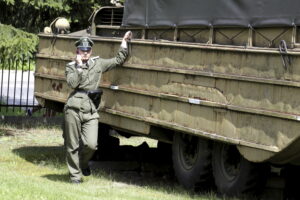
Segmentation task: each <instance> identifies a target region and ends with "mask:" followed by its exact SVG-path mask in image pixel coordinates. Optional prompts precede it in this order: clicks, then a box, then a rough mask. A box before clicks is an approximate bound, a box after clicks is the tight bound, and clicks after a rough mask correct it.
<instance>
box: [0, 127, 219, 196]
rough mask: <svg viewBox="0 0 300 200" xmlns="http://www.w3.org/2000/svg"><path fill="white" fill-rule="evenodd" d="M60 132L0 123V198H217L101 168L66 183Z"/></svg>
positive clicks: (52, 129)
mask: <svg viewBox="0 0 300 200" xmlns="http://www.w3.org/2000/svg"><path fill="white" fill-rule="evenodd" d="M61 135H62V132H61V130H60V129H58V128H50V129H49V128H48V129H46V128H35V129H26V130H24V129H17V128H14V127H12V126H7V125H6V126H5V125H0V172H1V173H0V199H1V200H15V199H18V200H19V199H20V200H26V199H28V200H29V199H30V200H32V199H33V200H44V199H47V200H48V199H49V200H50V199H53V200H57V199H59V200H63V199H70V200H76V199H80V200H85V199H87V200H93V199H100V200H102V199H103V200H104V199H105V200H110V199H111V200H119V199H125V200H127V199H128V200H143V199H145V200H160V199H161V200H185V199H186V200H187V199H198V200H204V199H218V198H217V197H216V195H215V194H213V193H209V194H205V195H204V194H203V195H202V194H191V193H189V192H187V191H186V190H184V189H183V188H181V187H180V186H179V185H178V184H176V183H175V184H172V185H166V184H164V183H163V182H159V181H158V182H155V183H152V184H148V185H147V184H144V185H143V184H141V185H138V184H134V183H132V182H131V181H120V179H118V178H117V176H115V174H113V173H108V172H104V171H101V170H99V171H96V172H95V173H93V175H92V176H90V177H84V183H83V184H81V185H73V184H70V183H69V178H68V171H67V168H66V164H65V158H64V149H63V146H62V144H63V140H62V137H61ZM149 142H150V143H152V144H153V142H151V141H149ZM121 143H122V142H121ZM123 143H125V144H128V141H125V142H123ZM134 143H135V144H139V143H140V141H137V142H136V141H135V142H134ZM154 145H155V144H154ZM116 173H118V172H116Z"/></svg>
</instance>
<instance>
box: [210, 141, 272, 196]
mask: <svg viewBox="0 0 300 200" xmlns="http://www.w3.org/2000/svg"><path fill="white" fill-rule="evenodd" d="M212 165H213V175H214V179H215V184H216V186H217V188H218V191H219V192H220V193H221V194H225V195H227V196H238V195H241V194H244V193H257V192H259V191H261V189H262V186H263V185H264V184H265V181H266V178H267V172H268V168H267V167H266V165H262V164H258V163H252V162H249V161H248V160H246V159H245V158H244V157H242V156H241V154H240V153H239V151H238V150H237V148H236V146H235V145H228V144H223V143H215V144H214V146H213V156H212Z"/></svg>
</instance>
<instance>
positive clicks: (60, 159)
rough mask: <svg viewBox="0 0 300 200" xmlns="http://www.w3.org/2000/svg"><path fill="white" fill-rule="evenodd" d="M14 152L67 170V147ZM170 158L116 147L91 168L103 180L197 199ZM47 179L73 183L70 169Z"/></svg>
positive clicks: (145, 148) (141, 148) (144, 149)
mask: <svg viewBox="0 0 300 200" xmlns="http://www.w3.org/2000/svg"><path fill="white" fill-rule="evenodd" d="M13 152H14V153H15V154H16V155H18V156H20V157H21V158H23V159H25V160H26V161H29V162H31V163H34V164H36V165H43V166H49V167H53V168H65V169H66V163H65V151H64V147H63V146H51V147H49V146H28V147H20V148H17V149H14V150H13ZM166 158H168V159H166ZM170 158H171V155H166V154H165V153H162V152H160V151H159V150H158V149H157V148H149V147H148V146H145V145H144V144H142V145H141V146H139V147H132V146H120V147H116V148H114V150H110V152H109V153H108V152H101V154H100V156H99V154H98V155H96V156H95V157H94V160H93V161H91V162H90V165H91V169H92V174H93V176H94V177H96V178H99V179H100V178H101V179H103V178H104V179H107V180H110V181H117V182H122V183H126V184H131V185H137V186H141V187H147V188H152V189H154V190H160V191H167V192H171V193H178V194H179V193H182V192H187V193H190V195H192V196H193V195H194V194H195V193H193V192H191V191H186V190H184V189H183V188H181V186H179V184H178V183H177V182H176V179H175V177H174V173H173V170H172V164H171V159H170ZM43 177H44V178H47V179H49V180H51V181H56V182H65V183H66V182H69V175H68V173H67V169H66V174H48V175H45V176H43Z"/></svg>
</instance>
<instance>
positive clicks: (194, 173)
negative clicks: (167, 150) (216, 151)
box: [172, 133, 213, 190]
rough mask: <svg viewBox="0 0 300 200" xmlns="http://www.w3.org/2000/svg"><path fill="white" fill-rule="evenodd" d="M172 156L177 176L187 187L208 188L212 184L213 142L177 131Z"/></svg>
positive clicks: (193, 188)
mask: <svg viewBox="0 0 300 200" xmlns="http://www.w3.org/2000/svg"><path fill="white" fill-rule="evenodd" d="M172 158H173V168H174V172H175V176H176V177H177V179H178V181H179V183H180V184H182V185H183V186H184V187H185V188H187V189H192V190H195V189H197V190H198V189H208V188H209V186H211V182H212V180H213V178H212V167H211V143H210V141H207V140H204V139H201V138H199V137H196V136H191V135H187V134H180V133H176V134H175V135H174V138H173V145H172Z"/></svg>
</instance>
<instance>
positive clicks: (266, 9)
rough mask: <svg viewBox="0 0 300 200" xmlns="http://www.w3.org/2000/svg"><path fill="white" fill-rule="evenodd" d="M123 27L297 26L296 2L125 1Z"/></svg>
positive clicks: (299, 5)
mask: <svg viewBox="0 0 300 200" xmlns="http://www.w3.org/2000/svg"><path fill="white" fill-rule="evenodd" d="M122 25H123V26H143V27H157V26H166V27H182V26H235V27H249V26H252V27H274V26H295V25H296V26H298V25H300V1H299V0H209V1H208V0H184V1H183V0H126V3H125V8H124V17H123V23H122Z"/></svg>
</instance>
